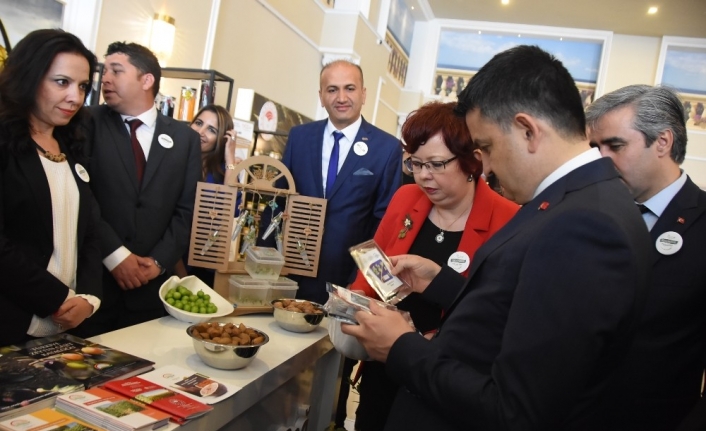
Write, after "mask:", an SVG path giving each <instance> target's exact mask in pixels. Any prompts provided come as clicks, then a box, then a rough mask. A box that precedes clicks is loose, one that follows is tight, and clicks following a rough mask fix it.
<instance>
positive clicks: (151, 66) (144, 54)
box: [105, 42, 162, 97]
mask: <svg viewBox="0 0 706 431" xmlns="http://www.w3.org/2000/svg"><path fill="white" fill-rule="evenodd" d="M111 54H125V55H127V57H128V61H129V62H130V64H132V65H133V66H135V68H137V70H139V71H140V73H141V74H143V75H144V74H145V73H151V74H152V76H154V85H153V86H152V93H153V96H154V97H157V93H159V81H160V79H161V78H162V67H161V66H160V65H159V60H157V56H156V55H154V53H153V52H152V51H150V50H149V49H147V48H145V47H144V46H142V45H139V44H137V43H125V42H113V43H111V44H110V45H108V50H107V51H106V52H105V56H106V57H107V56H109V55H111Z"/></svg>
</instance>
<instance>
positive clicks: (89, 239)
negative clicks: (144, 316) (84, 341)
mask: <svg viewBox="0 0 706 431" xmlns="http://www.w3.org/2000/svg"><path fill="white" fill-rule="evenodd" d="M95 67H96V57H95V56H94V55H93V53H91V52H90V51H89V50H88V49H87V48H86V47H85V46H84V45H83V43H82V42H81V41H80V40H79V39H78V38H77V37H76V36H74V35H72V34H70V33H66V32H64V31H62V30H37V31H33V32H31V33H29V34H28V35H27V36H26V37H25V38H24V39H22V40H21V41H20V42H19V43H18V44H17V45H16V46H15V48H14V49H13V50H12V52H11V53H10V55H9V56H8V58H7V61H6V62H5V65H4V68H3V69H2V71H1V72H0V273H1V274H2V275H3V282H2V284H0V329H1V330H0V345H6V344H10V343H18V342H23V341H25V340H27V339H30V338H31V337H43V336H47V335H53V334H57V333H60V332H63V331H66V330H69V329H73V328H76V327H77V326H79V325H80V324H81V323H82V322H83V321H84V320H85V319H86V318H88V317H90V316H91V315H92V314H93V313H95V311H96V310H97V309H98V307H99V305H100V297H101V274H102V268H101V254H100V250H99V243H98V237H97V236H96V230H95V228H96V225H97V223H98V221H99V215H98V210H97V205H96V203H95V201H94V199H93V195H92V194H91V191H90V188H89V181H90V175H89V174H88V172H87V171H86V169H85V168H84V167H85V166H86V165H87V163H86V161H85V160H84V158H83V151H82V148H83V143H84V136H83V135H82V133H81V128H80V126H79V125H80V124H81V121H82V118H83V116H84V108H83V104H84V103H85V101H86V98H87V97H88V93H89V91H90V89H91V84H92V80H93V71H94V70H95ZM74 332H76V333H78V334H79V335H80V327H79V328H77V329H76V330H74Z"/></svg>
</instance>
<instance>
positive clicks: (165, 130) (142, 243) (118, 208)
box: [87, 105, 201, 310]
mask: <svg viewBox="0 0 706 431" xmlns="http://www.w3.org/2000/svg"><path fill="white" fill-rule="evenodd" d="M90 112H91V114H92V115H91V118H90V121H89V123H88V131H87V133H88V136H90V137H91V140H92V145H91V146H90V147H89V156H90V159H91V162H90V169H89V172H90V174H91V178H92V181H91V188H92V189H93V193H94V194H95V196H96V200H97V201H98V204H99V206H100V210H101V216H102V223H101V225H100V238H101V252H102V254H101V256H102V258H105V257H106V256H108V255H109V254H110V253H112V252H114V251H115V250H117V249H118V248H119V247H120V246H123V245H124V246H125V247H127V248H128V249H129V250H130V251H131V252H132V253H135V254H137V255H138V256H151V257H153V258H155V259H156V260H157V261H158V262H159V263H160V264H161V265H162V266H163V267H165V268H167V274H164V275H163V276H161V277H157V278H155V279H153V280H151V281H150V282H149V283H148V284H147V285H146V286H142V287H141V288H139V289H133V290H130V291H126V292H124V293H123V292H122V291H120V288H119V287H118V285H117V283H116V282H115V281H114V279H113V278H112V276H111V275H110V274H108V275H107V276H106V277H105V278H104V283H105V284H106V286H105V296H106V300H107V304H106V305H109V303H110V302H111V301H113V300H118V296H122V295H125V296H126V298H127V297H129V299H126V301H125V304H126V306H127V307H128V309H129V310H149V309H156V308H162V303H161V301H160V299H159V297H158V295H157V291H158V289H159V286H160V285H161V284H162V283H163V282H164V280H165V279H166V277H167V276H168V275H169V272H170V271H171V268H173V267H174V265H175V264H176V262H177V260H179V259H180V258H181V257H182V256H183V255H184V253H185V252H186V251H187V250H188V247H189V240H190V233H191V222H192V215H193V209H194V199H195V196H196V182H197V181H199V179H200V178H201V146H200V144H199V136H198V134H197V133H196V132H195V131H193V130H191V128H190V127H188V126H187V125H185V124H183V123H181V122H179V121H177V120H174V119H172V118H169V117H165V116H164V115H157V123H156V126H155V132H154V138H153V139H152V146H151V148H150V152H149V156H148V158H147V165H146V166H145V173H144V177H143V179H142V185H141V186H140V185H139V184H138V181H137V171H136V167H135V159H134V156H133V153H132V146H131V145H130V134H129V133H128V131H127V129H126V128H125V124H124V123H123V121H122V119H121V117H120V115H119V114H118V113H117V112H115V111H113V110H112V109H110V108H109V107H108V106H107V105H101V106H97V107H93V108H91V109H90ZM160 135H166V136H169V137H170V138H171V139H172V141H173V146H172V147H171V148H166V147H165V146H163V145H162V144H161V143H160V142H159V137H160ZM109 283H110V284H109Z"/></svg>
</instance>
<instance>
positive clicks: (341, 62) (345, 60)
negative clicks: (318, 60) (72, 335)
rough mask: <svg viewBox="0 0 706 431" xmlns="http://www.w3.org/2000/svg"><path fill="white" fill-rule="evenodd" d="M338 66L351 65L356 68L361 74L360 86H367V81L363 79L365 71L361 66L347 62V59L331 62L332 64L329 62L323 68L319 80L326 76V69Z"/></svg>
mask: <svg viewBox="0 0 706 431" xmlns="http://www.w3.org/2000/svg"><path fill="white" fill-rule="evenodd" d="M338 64H347V65H349V66H353V67H355V68H356V69H358V72H360V84H361V85H362V86H365V80H364V79H363V69H361V67H360V65H359V64H356V63H353V62H352V61H350V60H347V59H345V58H339V59H338V60H333V61H331V62H329V63H326V64H325V65H324V67H322V68H321V72H319V80H321V77H322V76H323V75H324V71H325V70H326V69H328V68H329V67H331V66H335V65H338Z"/></svg>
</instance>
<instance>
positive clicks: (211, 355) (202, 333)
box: [186, 322, 270, 370]
mask: <svg viewBox="0 0 706 431" xmlns="http://www.w3.org/2000/svg"><path fill="white" fill-rule="evenodd" d="M186 333H187V334H188V335H189V337H191V339H192V341H193V343H194V350H196V354H197V355H199V358H201V360H202V361H203V362H204V363H205V364H206V365H208V366H210V367H213V368H219V369H222V370H237V369H239V368H244V367H246V366H248V364H250V362H252V361H253V359H255V355H257V352H258V351H259V350H260V347H262V346H264V345H265V344H267V342H268V341H270V337H268V336H267V334H265V333H264V332H262V331H260V330H258V329H255V328H251V327H249V326H245V325H243V324H242V323H241V324H239V325H236V324H234V323H231V322H228V323H218V322H204V323H199V324H197V325H191V326H189V327H188V328H187V329H186Z"/></svg>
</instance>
